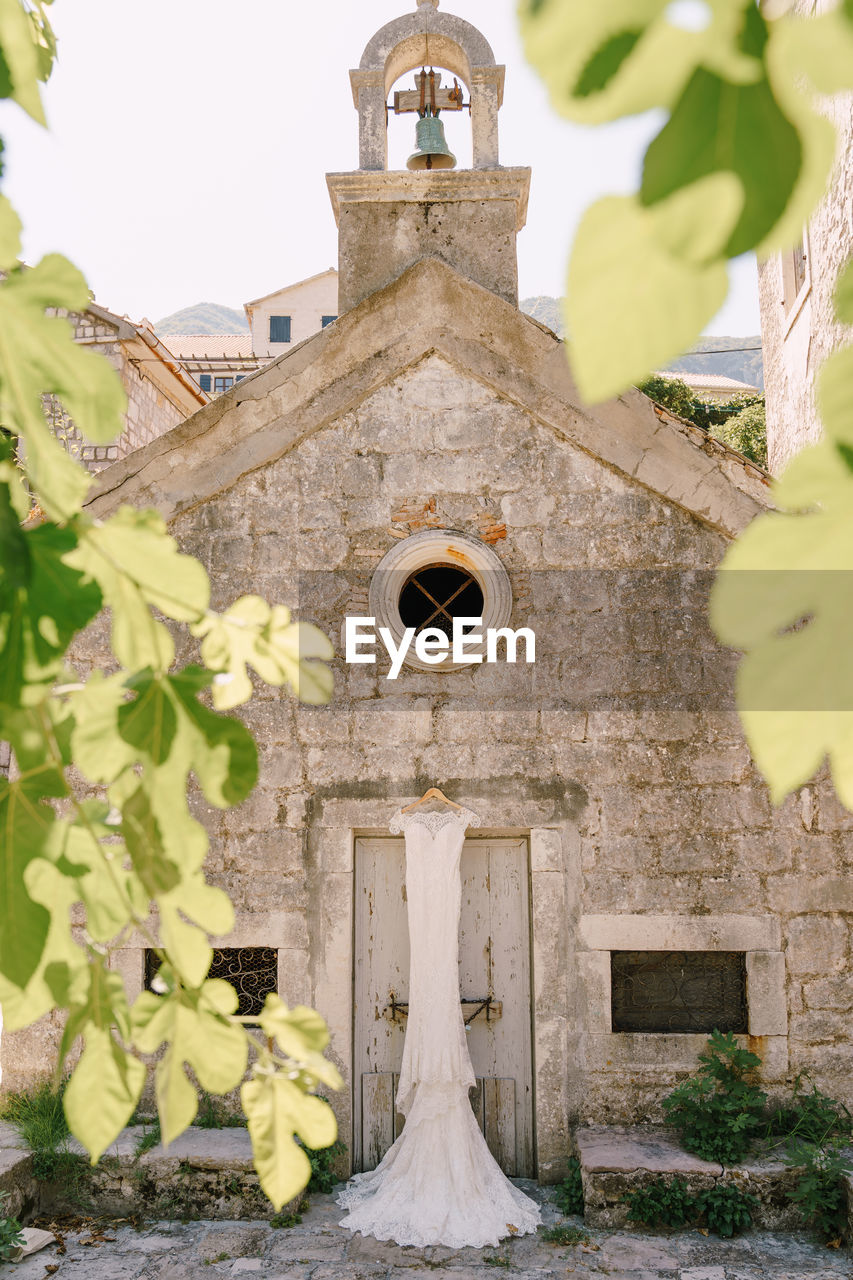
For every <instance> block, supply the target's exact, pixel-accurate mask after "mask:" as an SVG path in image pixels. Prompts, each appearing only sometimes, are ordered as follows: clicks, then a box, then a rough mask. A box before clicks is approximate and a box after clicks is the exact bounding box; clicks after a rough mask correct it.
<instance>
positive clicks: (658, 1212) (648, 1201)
mask: <svg viewBox="0 0 853 1280" xmlns="http://www.w3.org/2000/svg"><path fill="white" fill-rule="evenodd" d="M622 1203H623V1204H627V1206H628V1217H629V1218H630V1219H631V1221H632V1222H641V1223H642V1224H643V1226H646V1227H670V1228H677V1227H683V1226H685V1225H686V1224H687V1223H688V1222H691V1221H692V1220H693V1218H694V1217H695V1216H696V1201H695V1199H694V1197H693V1196H692V1195H691V1193H690V1192H689V1191H688V1189H687V1183H686V1182H685V1181H684V1179H683V1178H672V1179H665V1178H657V1179H655V1180H654V1181H652V1182H648V1183H647V1184H646V1185H645V1186H644V1187H638V1188H637V1190H636V1191H628V1192H626V1193H625V1195H624V1196H623V1197H622Z"/></svg>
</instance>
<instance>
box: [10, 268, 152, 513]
mask: <svg viewBox="0 0 853 1280" xmlns="http://www.w3.org/2000/svg"><path fill="white" fill-rule="evenodd" d="M88 301H89V291H88V289H87V288H86V282H85V280H84V279H83V277H82V275H81V274H80V272H79V271H78V270H77V269H76V267H73V266H72V265H71V263H70V262H68V261H67V259H65V258H62V257H60V256H59V255H58V254H50V255H48V256H47V257H46V258H43V259H42V261H41V262H40V263H39V264H38V266H36V267H33V268H32V269H31V270H30V269H23V268H18V269H13V270H11V271H9V273H8V275H7V276H6V278H5V280H3V281H2V283H0V415H1V416H2V421H3V423H4V425H5V426H7V427H8V428H10V429H11V430H12V431H14V432H16V433H17V434H18V435H23V436H24V437H25V438H26V442H27V447H26V455H25V456H26V470H27V473H28V475H29V477H30V479H31V481H32V484H33V487H34V488H35V490H36V494H37V496H38V499H39V502H40V504H41V506H42V508H43V510H44V511H45V512H46V514H47V515H48V516H50V517H51V518H54V519H57V520H66V519H68V518H69V517H70V516H72V515H73V514H74V513H75V512H76V511H78V510H79V508H80V503H81V502H82V500H83V498H84V497H85V494H86V492H87V490H88V488H89V485H90V483H91V478H90V477H89V475H88V474H87V473H86V471H85V470H84V469H83V468H82V467H79V466H78V465H77V464H76V463H75V462H74V461H73V460H72V459H71V458H70V457H69V456H68V454H67V453H66V452H65V450H64V449H63V448H62V446H61V445H60V444H58V443H57V441H56V440H55V439H54V438H53V436H52V435H51V433H50V431H49V429H48V426H47V422H46V421H45V417H44V411H43V408H42V399H41V397H42V395H43V394H44V393H48V392H51V393H55V394H56V395H58V396H59V398H60V400H61V401H62V404H63V406H64V407H65V409H66V410H67V411H68V413H69V414H70V415H71V417H72V418H73V419H74V421H75V423H76V425H77V426H78V427H79V429H80V430H81V431H82V432H83V433H84V435H86V437H87V438H88V439H91V440H95V441H103V440H109V439H112V437H113V436H115V435H118V433H119V432H120V431H121V428H122V421H123V414H124V412H125V409H126V407H127V401H126V397H125V394H124V389H123V388H122V385H121V381H120V379H119V378H118V376H117V374H116V372H115V370H114V369H113V368H112V366H111V365H110V364H109V362H108V361H107V360H105V359H104V357H103V356H101V355H98V354H97V353H96V352H93V351H88V350H87V349H86V348H85V347H81V346H80V345H79V344H77V343H75V341H74V335H73V331H72V328H71V325H70V324H69V322H68V320H67V319H65V318H64V317H63V316H59V315H53V316H48V315H46V314H45V308H47V307H52V308H60V309H68V310H71V311H74V310H85V308H86V306H87V305H88Z"/></svg>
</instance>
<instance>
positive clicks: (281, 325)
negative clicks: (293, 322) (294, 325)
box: [270, 316, 290, 342]
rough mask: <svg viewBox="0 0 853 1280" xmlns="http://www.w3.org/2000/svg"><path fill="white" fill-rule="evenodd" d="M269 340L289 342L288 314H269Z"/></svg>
mask: <svg viewBox="0 0 853 1280" xmlns="http://www.w3.org/2000/svg"><path fill="white" fill-rule="evenodd" d="M270 342H290V316H270Z"/></svg>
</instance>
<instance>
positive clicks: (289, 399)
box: [88, 258, 769, 536]
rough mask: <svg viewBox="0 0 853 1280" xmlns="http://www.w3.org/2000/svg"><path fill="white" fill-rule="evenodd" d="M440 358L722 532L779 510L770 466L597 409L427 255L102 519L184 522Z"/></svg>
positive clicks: (632, 402)
mask: <svg viewBox="0 0 853 1280" xmlns="http://www.w3.org/2000/svg"><path fill="white" fill-rule="evenodd" d="M401 317H405V318H406V319H405V323H402V322H401ZM432 353H437V354H438V355H441V356H443V357H444V359H446V360H448V361H449V362H450V363H451V364H453V365H455V366H456V367H457V368H459V369H460V370H462V371H464V372H466V373H467V374H468V375H469V376H471V377H473V378H475V379H477V380H478V381H480V382H481V383H483V384H484V385H486V386H487V387H490V388H491V389H492V390H494V391H495V393H496V394H498V395H500V396H502V397H504V398H506V399H508V400H510V401H512V402H514V403H516V404H517V405H519V406H520V407H521V408H522V409H523V410H525V411H526V412H527V413H530V414H532V415H533V416H534V417H535V418H536V419H537V420H538V422H540V423H541V424H542V425H544V426H546V427H548V428H550V429H551V430H552V431H553V432H554V434H555V435H556V436H557V437H558V438H560V439H562V440H565V441H567V442H568V443H570V444H572V445H574V446H575V447H576V448H579V449H581V450H583V451H584V452H585V453H587V454H589V455H591V456H592V457H594V458H597V459H598V460H600V461H601V462H602V463H603V464H604V465H606V466H608V467H611V468H613V469H614V470H616V471H618V472H619V473H621V474H622V475H624V476H626V477H629V478H632V479H634V480H635V481H637V482H638V483H639V484H641V485H643V486H645V487H646V488H648V489H650V490H651V491H652V492H654V493H657V494H659V495H661V496H662V497H664V498H667V499H668V500H669V501H671V502H674V503H676V504H677V505H678V506H680V507H682V508H683V509H684V510H685V511H688V512H690V513H691V514H693V515H695V516H696V517H697V518H698V519H700V520H702V521H703V522H704V523H705V524H707V525H709V526H710V527H712V528H714V529H717V530H718V531H720V532H721V533H724V534H727V535H729V536H732V535H735V534H737V533H739V532H740V531H741V530H742V529H743V528H744V527H745V525H747V524H748V523H749V521H750V520H751V519H752V518H753V516H755V515H756V514H757V513H758V512H759V511H761V510H763V509H764V508H765V507H766V506H767V505H768V503H769V498H768V487H767V486H768V478H767V476H766V475H765V474H764V472H762V471H761V470H760V468H758V467H756V466H754V465H753V464H752V463H750V462H748V461H747V460H746V459H745V458H742V457H741V455H740V454H737V453H735V452H734V451H733V450H730V449H728V448H727V447H726V446H725V445H723V444H721V443H719V442H718V441H716V440H713V439H712V438H711V437H709V436H708V435H707V434H706V433H705V432H704V431H702V430H700V428H698V427H696V426H694V425H693V424H691V423H685V422H682V421H681V420H680V419H678V418H676V417H675V416H674V415H672V414H669V413H667V412H666V411H665V410H663V409H659V408H657V407H656V406H654V405H653V404H652V402H651V400H649V399H648V398H647V397H646V396H644V395H642V394H641V393H640V392H639V391H633V390H632V391H629V392H627V393H626V394H625V395H623V396H621V397H619V399H618V400H610V401H607V402H605V403H604V404H602V405H597V406H594V407H592V408H590V407H587V406H585V405H583V403H582V401H581V398H580V395H579V394H578V391H577V388H576V387H575V385H574V382H573V380H572V376H571V373H570V370H569V366H568V362H567V360H566V353H565V349H564V345H563V343H562V342H561V341H560V339H558V338H557V337H556V336H555V335H554V334H553V333H551V332H550V330H548V329H545V328H544V327H543V326H542V325H540V324H538V323H537V322H536V321H535V320H532V319H531V318H530V317H529V316H526V315H524V314H523V313H522V312H521V311H518V310H517V309H516V308H515V307H513V306H511V305H510V304H509V303H508V302H504V301H503V300H502V299H501V298H499V297H497V295H496V294H493V293H490V292H489V290H487V289H484V288H482V287H481V286H480V285H477V284H474V283H472V282H471V281H470V280H467V279H465V278H464V277H463V276H461V275H459V274H458V273H457V272H456V271H454V270H453V269H452V268H451V267H449V266H447V265H446V264H445V263H444V262H442V261H440V260H439V259H437V258H427V259H423V260H422V261H420V262H417V263H416V264H415V265H414V266H412V267H410V268H409V269H408V270H407V271H405V272H404V273H403V274H402V275H401V276H400V277H399V278H398V279H397V280H395V281H394V282H393V283H392V284H390V285H388V286H387V287H386V288H384V289H382V290H380V291H378V292H377V293H375V294H372V295H371V296H370V297H369V298H366V299H365V300H364V301H363V302H361V303H359V305H358V306H356V307H354V308H353V309H352V310H351V311H348V312H345V313H344V314H343V315H342V316H341V317H340V318H339V320H338V322H337V324H335V325H331V326H329V328H327V329H323V330H321V331H320V332H319V333H316V334H314V335H313V336H312V337H310V338H307V339H306V340H305V341H304V342H302V343H300V344H299V345H298V346H296V347H294V348H293V349H292V350H291V351H288V352H287V353H285V354H284V355H282V356H280V357H279V358H278V359H277V360H275V361H274V362H273V363H272V364H269V365H267V366H266V367H264V368H263V369H260V370H258V372H256V373H253V374H251V375H250V376H249V377H247V378H245V379H243V381H241V382H240V383H239V385H237V386H235V387H234V388H233V389H232V390H231V391H229V392H226V393H225V395H223V396H220V397H219V398H218V399H216V400H214V401H213V402H212V403H211V404H209V405H206V406H205V407H204V408H203V409H201V410H200V411H199V412H198V413H195V414H193V416H192V417H191V418H188V419H187V420H186V421H185V422H183V423H181V424H180V425H179V426H177V427H175V428H173V430H172V431H170V432H168V433H167V434H166V435H164V436H162V437H161V438H160V439H158V440H155V441H152V442H151V443H150V444H148V445H145V446H144V447H143V448H141V449H138V450H137V451H136V452H135V453H133V454H130V455H129V456H128V457H127V458H125V459H123V460H121V461H120V462H117V463H115V464H114V465H113V466H111V467H109V468H108V469H107V470H105V471H102V472H101V473H100V474H99V476H98V481H99V486H98V488H97V490H96V491H95V493H94V495H93V497H92V498H91V499H90V502H89V504H88V505H89V507H90V509H91V510H92V511H93V512H94V513H95V514H97V515H104V514H106V513H108V512H109V511H111V510H113V509H114V508H115V507H116V506H117V505H118V504H119V503H120V502H132V503H135V504H137V505H152V506H155V507H157V508H158V509H159V510H160V512H161V513H162V514H163V515H164V516H165V518H166V519H170V518H172V517H174V516H176V515H178V514H179V513H180V512H182V511H187V510H189V509H191V508H192V507H196V506H199V505H200V504H201V503H203V502H205V501H206V500H207V499H208V498H211V497H213V496H214V495H216V494H218V493H221V492H223V491H224V490H226V489H228V488H230V487H231V486H232V485H233V484H235V483H236V481H237V480H239V479H240V477H241V476H243V475H245V474H247V473H248V472H251V471H254V470H257V469H258V468H259V467H262V466H264V465H266V464H267V463H269V462H272V461H274V460H275V459H277V458H280V457H282V456H283V455H284V454H285V453H287V452H289V451H290V450H291V449H292V448H294V447H295V446H297V445H298V444H299V443H300V442H301V441H302V440H304V439H306V438H307V437H308V436H310V435H313V434H314V433H315V432H317V431H319V430H321V429H322V428H323V427H324V426H327V425H329V424H330V423H332V422H334V421H336V420H337V419H338V418H339V417H341V415H343V414H345V413H348V412H350V411H351V410H352V409H354V408H355V407H357V406H358V405H359V404H360V403H361V402H362V401H364V400H365V399H366V397H367V396H369V395H371V394H372V393H373V392H374V391H376V390H377V389H378V388H379V387H381V386H382V385H384V384H385V383H387V382H389V381H390V380H391V379H393V378H395V377H397V376H398V375H399V374H400V373H401V372H403V371H404V370H405V369H407V368H409V367H410V366H412V365H413V364H415V363H417V362H418V361H420V360H421V359H422V358H423V357H424V356H425V355H428V354H432Z"/></svg>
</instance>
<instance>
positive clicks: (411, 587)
mask: <svg viewBox="0 0 853 1280" xmlns="http://www.w3.org/2000/svg"><path fill="white" fill-rule="evenodd" d="M399 609H400V618H401V620H402V622H403V626H405V627H414V628H415V631H416V632H420V631H423V630H424V629H425V628H426V627H434V628H437V629H438V630H439V631H443V632H444V633H445V634H446V635H448V636H451V635H452V633H453V619H454V618H480V617H482V615H483V590H482V587H481V586H480V584H479V583H478V582H477V580H476V578H475V577H474V576H473V575H472V574H470V573H467V572H466V571H465V570H464V569H458V568H457V567H456V566H455V565H452V564H431V565H424V566H423V567H422V568H420V569H416V570H415V572H414V573H412V574H410V575H409V577H408V578H407V579H406V581H405V582H404V583H403V589H402V591H401V592H400V601H399Z"/></svg>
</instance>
